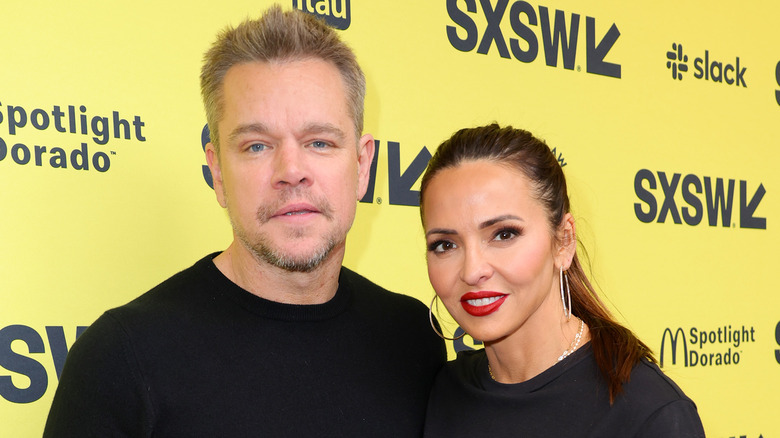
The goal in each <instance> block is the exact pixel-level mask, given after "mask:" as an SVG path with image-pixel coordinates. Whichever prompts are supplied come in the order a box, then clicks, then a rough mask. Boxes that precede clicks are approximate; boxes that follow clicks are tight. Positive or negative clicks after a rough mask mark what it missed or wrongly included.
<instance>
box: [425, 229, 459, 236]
mask: <svg viewBox="0 0 780 438" xmlns="http://www.w3.org/2000/svg"><path fill="white" fill-rule="evenodd" d="M431 234H447V235H454V234H458V232H457V231H455V230H450V229H448V228H434V229H432V230H428V232H427V233H425V237H428V236H430V235H431Z"/></svg>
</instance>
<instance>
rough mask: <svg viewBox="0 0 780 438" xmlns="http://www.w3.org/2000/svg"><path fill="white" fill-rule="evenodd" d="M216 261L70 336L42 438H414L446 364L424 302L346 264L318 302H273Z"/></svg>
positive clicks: (193, 269)
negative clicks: (234, 280)
mask: <svg viewBox="0 0 780 438" xmlns="http://www.w3.org/2000/svg"><path fill="white" fill-rule="evenodd" d="M215 255H216V254H211V255H209V256H207V257H205V258H203V259H202V260H200V261H199V262H197V263H196V264H195V265H194V266H192V267H191V268H189V269H187V270H185V271H182V272H180V273H178V274H176V275H175V276H173V277H171V278H170V279H168V280H166V281H165V282H163V283H162V284H160V285H159V286H157V287H155V288H154V289H152V290H151V291H149V292H147V293H146V294H144V295H142V296H140V297H139V298H137V299H135V300H134V301H132V302H130V303H129V304H127V305H125V306H122V307H119V308H116V309H112V310H109V311H107V312H106V313H105V314H103V315H102V316H101V317H100V318H99V319H98V320H97V321H95V323H94V324H93V325H92V326H91V327H90V328H89V329H87V330H86V331H85V332H84V334H83V335H82V336H81V337H79V339H78V340H77V341H76V343H75V344H74V346H73V348H72V349H71V351H70V353H69V354H68V357H67V360H66V363H65V367H64V370H63V373H62V377H61V379H60V383H59V386H58V388H57V391H56V394H55V396H54V401H53V403H52V407H51V411H50V413H49V418H48V421H47V423H46V430H45V432H44V436H51V437H68V436H74V437H76V436H77V437H88V436H101V437H103V436H132V437H146V436H176V437H188V436H208V437H244V436H253V437H260V436H268V437H304V436H318V437H367V436H371V437H383V436H386V437H413V436H420V435H421V433H422V428H423V421H424V416H425V407H426V403H427V400H428V393H429V390H430V388H431V385H432V383H433V379H434V376H435V375H436V372H437V371H438V369H439V368H440V367H441V365H442V364H443V363H444V361H445V357H446V353H445V349H444V344H443V343H442V342H441V340H439V339H438V338H437V337H436V336H435V335H434V333H433V331H432V330H431V328H430V327H429V325H428V316H427V314H426V313H427V310H426V308H425V306H423V305H422V304H421V303H420V302H419V301H417V300H415V299H413V298H410V297H407V296H404V295H399V294H394V293H391V292H388V291H386V290H384V289H382V288H380V287H379V286H376V285H375V284H373V283H371V282H370V281H368V280H366V279H365V278H363V277H361V276H359V275H357V274H355V273H354V272H352V271H350V270H348V269H346V268H342V270H341V274H340V277H339V288H338V291H337V292H336V295H335V296H334V298H333V299H331V300H330V301H329V302H327V303H324V304H319V305H289V304H282V303H277V302H272V301H268V300H264V299H262V298H259V297H257V296H255V295H252V294H250V293H249V292H247V291H245V290H243V289H241V288H239V287H238V286H237V285H235V284H234V283H232V282H231V281H230V280H228V279H227V278H226V277H225V276H224V275H222V273H221V272H220V271H219V270H218V269H217V268H216V266H215V265H214V263H213V261H212V260H213V258H214V256H215Z"/></svg>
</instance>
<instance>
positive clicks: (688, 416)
mask: <svg viewBox="0 0 780 438" xmlns="http://www.w3.org/2000/svg"><path fill="white" fill-rule="evenodd" d="M637 437H638V438H661V437H663V438H704V428H703V426H702V424H701V419H700V418H699V413H698V412H697V411H696V405H694V404H693V402H691V401H690V400H683V399H681V400H677V401H674V402H671V403H669V404H666V405H664V406H663V407H661V408H660V409H658V410H657V411H656V412H655V413H654V414H653V415H652V416H650V417H649V418H648V419H647V421H645V424H644V425H642V428H641V429H640V430H639V434H638V435H637Z"/></svg>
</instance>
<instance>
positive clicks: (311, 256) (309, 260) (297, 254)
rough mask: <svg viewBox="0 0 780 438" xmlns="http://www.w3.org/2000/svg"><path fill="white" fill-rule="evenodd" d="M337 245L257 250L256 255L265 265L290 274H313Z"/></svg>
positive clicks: (263, 248) (262, 248)
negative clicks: (288, 249)
mask: <svg viewBox="0 0 780 438" xmlns="http://www.w3.org/2000/svg"><path fill="white" fill-rule="evenodd" d="M334 247H335V245H331V244H328V245H320V246H319V247H317V248H313V249H309V250H302V249H301V248H300V247H298V248H296V249H295V250H294V251H284V250H271V249H269V248H267V247H261V248H256V250H255V251H254V252H255V255H256V256H257V257H258V258H259V259H260V260H262V261H263V262H265V263H268V264H269V265H271V266H275V267H277V268H279V269H283V270H285V271H288V272H313V271H315V270H317V268H319V267H320V266H322V264H323V263H325V262H326V261H327V260H328V259H329V258H330V257H331V256H332V253H333V249H334Z"/></svg>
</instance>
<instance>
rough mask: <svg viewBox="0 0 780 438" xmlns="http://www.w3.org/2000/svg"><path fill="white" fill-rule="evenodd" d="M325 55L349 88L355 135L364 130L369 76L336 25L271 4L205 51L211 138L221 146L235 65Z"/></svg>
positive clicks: (203, 91) (205, 99)
mask: <svg viewBox="0 0 780 438" xmlns="http://www.w3.org/2000/svg"><path fill="white" fill-rule="evenodd" d="M311 58H314V59H321V60H323V61H327V62H330V63H332V64H333V65H335V66H336V68H338V70H339V72H340V73H341V77H342V79H343V80H344V86H345V89H346V90H347V105H348V107H349V110H350V112H351V113H352V114H351V115H352V119H353V121H354V124H355V132H356V138H357V137H360V135H361V133H362V132H363V101H364V99H365V95H366V78H365V76H364V74H363V71H362V70H361V69H360V65H358V63H357V59H356V58H355V54H354V53H353V52H352V49H350V48H349V47H348V46H347V45H346V44H345V43H344V42H343V41H341V38H339V36H338V34H337V33H336V31H335V30H333V29H332V28H330V27H328V25H327V24H325V22H324V21H323V20H321V19H318V18H316V17H314V16H312V15H310V14H307V13H304V12H301V11H298V10H295V9H294V10H291V11H287V12H284V11H282V8H281V7H280V6H279V5H274V6H272V7H270V8H269V9H268V10H267V11H266V12H265V13H264V14H263V16H261V17H260V18H259V19H257V20H245V21H244V22H242V23H241V24H239V25H238V26H237V27H235V28H233V27H230V26H228V27H227V28H226V29H225V30H223V31H222V32H221V33H220V34H219V35H218V36H217V40H216V41H215V42H214V44H213V45H212V46H211V48H210V49H209V50H208V52H206V54H205V56H204V58H203V68H202V69H201V74H200V90H201V95H202V97H203V105H204V106H205V109H206V119H207V121H208V124H209V131H210V133H211V142H212V143H213V144H214V146H215V148H216V149H217V151H219V128H218V122H219V121H220V120H221V119H222V113H223V111H224V96H223V86H222V84H223V82H224V80H225V75H226V74H227V71H228V70H229V69H230V67H232V66H234V65H237V64H243V63H248V62H256V61H259V62H272V61H281V62H284V61H295V60H304V59H311Z"/></svg>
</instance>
